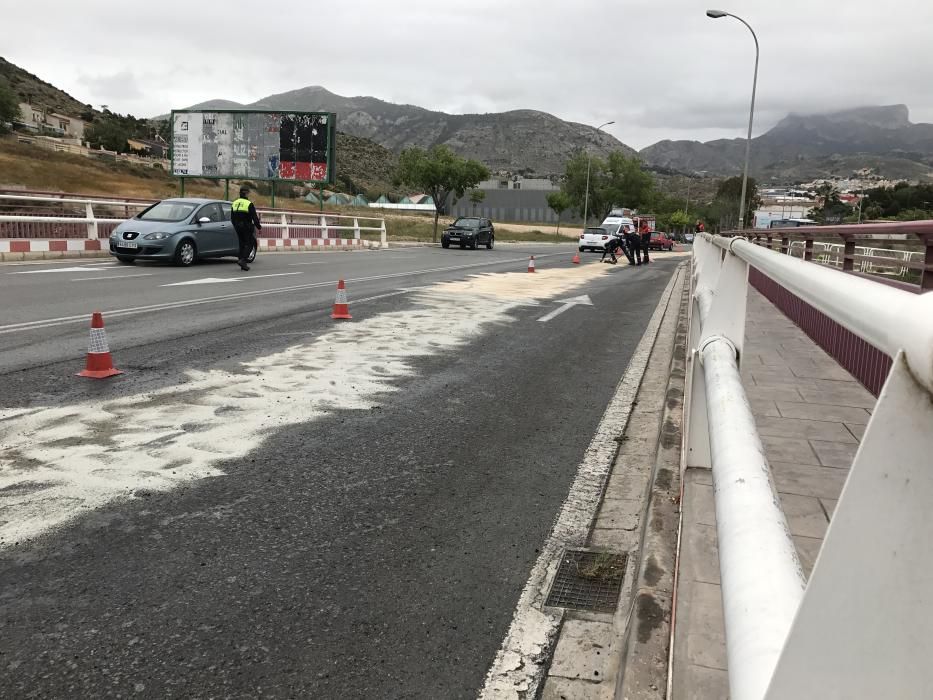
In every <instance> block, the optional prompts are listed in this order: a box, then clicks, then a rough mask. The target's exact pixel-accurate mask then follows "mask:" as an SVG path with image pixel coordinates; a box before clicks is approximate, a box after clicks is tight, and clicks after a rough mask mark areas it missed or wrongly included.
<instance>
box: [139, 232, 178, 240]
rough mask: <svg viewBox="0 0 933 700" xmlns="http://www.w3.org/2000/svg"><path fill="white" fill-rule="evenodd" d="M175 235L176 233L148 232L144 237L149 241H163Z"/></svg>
mask: <svg viewBox="0 0 933 700" xmlns="http://www.w3.org/2000/svg"><path fill="white" fill-rule="evenodd" d="M174 235H175V234H174V233H147V234H146V235H145V236H143V238H145V239H146V240H147V241H161V240H163V239H165V238H171V237H172V236H174Z"/></svg>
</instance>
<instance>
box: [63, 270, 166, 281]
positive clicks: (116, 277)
mask: <svg viewBox="0 0 933 700" xmlns="http://www.w3.org/2000/svg"><path fill="white" fill-rule="evenodd" d="M153 274H154V273H152V272H144V273H141V274H138V275H105V276H104V277H75V278H74V279H73V280H71V281H72V282H96V281H97V280H128V279H130V278H131V277H152V275H153Z"/></svg>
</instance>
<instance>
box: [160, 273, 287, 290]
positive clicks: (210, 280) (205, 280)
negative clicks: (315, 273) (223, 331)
mask: <svg viewBox="0 0 933 700" xmlns="http://www.w3.org/2000/svg"><path fill="white" fill-rule="evenodd" d="M303 274H304V273H303V272H276V273H275V274H270V275H250V276H249V277H202V278H201V279H197V280H188V281H187V282H170V283H169V284H160V285H159V286H160V287H187V286H191V285H194V284H224V283H226V282H246V281H248V280H258V279H261V278H263V277H290V276H292V275H303Z"/></svg>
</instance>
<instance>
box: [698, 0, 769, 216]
mask: <svg viewBox="0 0 933 700" xmlns="http://www.w3.org/2000/svg"><path fill="white" fill-rule="evenodd" d="M706 16H707V17H711V18H712V19H720V18H721V17H732V18H733V19H737V20H739V22H741V23H742V24H744V25H745V26H746V27H747V28H748V31H750V32H751V33H752V39H754V40H755V76H754V78H753V79H752V106H751V108H750V109H749V111H748V138H746V140H745V170H744V172H743V174H742V199H741V201H740V202H739V228H744V227H745V195H746V192H747V189H748V158H749V155H750V153H751V148H752V123H753V122H754V119H755V92H756V91H757V89H758V56H759V50H758V36H757V35H756V34H755V30H754V29H752V26H751V25H750V24H749V23H748V22H746V21H745V20H744V19H742V18H741V17H739V16H738V15H734V14H732V13H731V12H724V11H723V10H707V11H706Z"/></svg>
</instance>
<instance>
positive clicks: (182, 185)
mask: <svg viewBox="0 0 933 700" xmlns="http://www.w3.org/2000/svg"><path fill="white" fill-rule="evenodd" d="M178 181H179V182H180V183H181V196H182V197H184V196H185V178H183V177H180V178H178Z"/></svg>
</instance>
